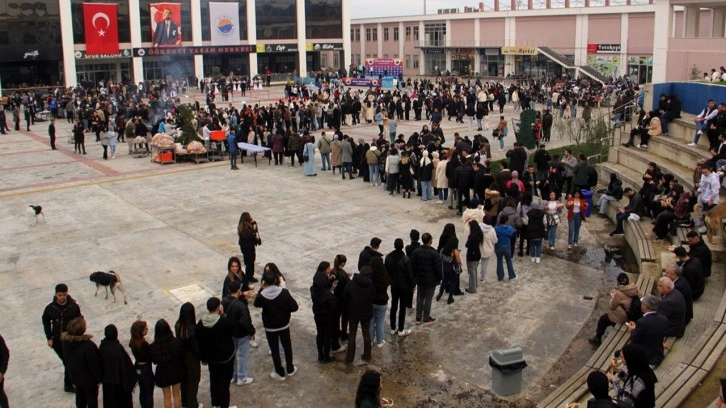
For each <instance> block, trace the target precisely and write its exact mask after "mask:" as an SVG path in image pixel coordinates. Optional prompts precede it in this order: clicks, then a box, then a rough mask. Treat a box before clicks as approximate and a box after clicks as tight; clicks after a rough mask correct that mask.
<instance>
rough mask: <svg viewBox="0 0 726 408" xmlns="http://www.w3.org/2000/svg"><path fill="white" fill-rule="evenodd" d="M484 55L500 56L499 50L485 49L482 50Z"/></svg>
mask: <svg viewBox="0 0 726 408" xmlns="http://www.w3.org/2000/svg"><path fill="white" fill-rule="evenodd" d="M481 53H482V54H484V55H499V48H485V49H483V50H481Z"/></svg>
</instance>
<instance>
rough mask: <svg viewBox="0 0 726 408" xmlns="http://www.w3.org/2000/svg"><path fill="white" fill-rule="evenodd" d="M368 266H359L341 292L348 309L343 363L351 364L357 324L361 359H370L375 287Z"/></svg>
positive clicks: (353, 355)
mask: <svg viewBox="0 0 726 408" xmlns="http://www.w3.org/2000/svg"><path fill="white" fill-rule="evenodd" d="M372 273H373V270H372V269H371V267H370V266H364V267H363V268H361V271H360V273H357V274H355V275H354V276H353V279H351V280H350V282H348V285H347V286H346V287H345V292H344V293H343V302H344V304H345V305H346V306H347V309H348V336H349V337H348V350H347V351H346V354H345V364H353V360H354V359H355V340H356V337H357V335H358V325H359V324H360V326H361V331H362V332H363V356H362V358H363V361H370V360H371V332H370V325H371V317H373V298H374V297H375V295H376V289H375V288H374V287H373V280H372V279H371V274H372Z"/></svg>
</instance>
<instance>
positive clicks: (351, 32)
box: [350, 28, 355, 42]
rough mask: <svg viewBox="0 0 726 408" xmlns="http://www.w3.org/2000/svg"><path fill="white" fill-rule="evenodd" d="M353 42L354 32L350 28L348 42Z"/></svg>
mask: <svg viewBox="0 0 726 408" xmlns="http://www.w3.org/2000/svg"><path fill="white" fill-rule="evenodd" d="M354 41H355V30H354V29H352V28H351V29H350V42H354Z"/></svg>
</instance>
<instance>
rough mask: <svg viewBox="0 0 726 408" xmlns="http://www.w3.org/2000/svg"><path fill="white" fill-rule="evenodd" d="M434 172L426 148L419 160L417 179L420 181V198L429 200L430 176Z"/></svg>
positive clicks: (430, 194) (431, 187)
mask: <svg viewBox="0 0 726 408" xmlns="http://www.w3.org/2000/svg"><path fill="white" fill-rule="evenodd" d="M433 173H434V164H433V162H432V161H431V159H430V158H429V154H428V152H427V151H426V150H424V151H423V157H421V160H420V161H419V181H420V182H421V200H422V201H430V200H431V199H432V194H433V190H432V189H433V185H432V181H431V179H432V177H433Z"/></svg>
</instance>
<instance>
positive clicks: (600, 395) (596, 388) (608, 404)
mask: <svg viewBox="0 0 726 408" xmlns="http://www.w3.org/2000/svg"><path fill="white" fill-rule="evenodd" d="M608 384H609V383H608V376H607V375H606V374H605V373H603V372H602V371H599V370H598V371H593V372H591V373H590V374H589V375H588V376H587V390H588V391H590V394H592V398H590V399H589V400H587V408H616V407H619V405H618V404H616V403H615V402H613V399H612V398H610V395H609V393H608V392H609V385H608Z"/></svg>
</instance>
